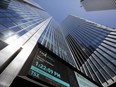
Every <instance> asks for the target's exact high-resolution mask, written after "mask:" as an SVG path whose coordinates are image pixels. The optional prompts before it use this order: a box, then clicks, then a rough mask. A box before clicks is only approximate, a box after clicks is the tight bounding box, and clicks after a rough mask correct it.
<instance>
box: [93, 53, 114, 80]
mask: <svg viewBox="0 0 116 87" xmlns="http://www.w3.org/2000/svg"><path fill="white" fill-rule="evenodd" d="M94 55H95V56H96V57H97V58H98V59H99V61H101V62H102V63H103V64H104V65H105V66H107V65H106V64H105V63H104V62H103V61H102V60H101V59H100V58H99V57H98V56H97V55H96V54H94ZM94 59H95V60H96V58H94ZM96 62H97V63H98V64H99V65H100V66H101V68H102V69H103V70H104V71H105V72H106V73H107V74H108V75H109V77H110V79H112V76H111V75H110V73H108V72H107V71H106V70H105V69H104V68H103V66H102V65H101V64H100V63H99V62H98V61H97V60H96ZM107 67H108V66H107ZM112 80H113V79H112ZM113 81H114V80H113Z"/></svg>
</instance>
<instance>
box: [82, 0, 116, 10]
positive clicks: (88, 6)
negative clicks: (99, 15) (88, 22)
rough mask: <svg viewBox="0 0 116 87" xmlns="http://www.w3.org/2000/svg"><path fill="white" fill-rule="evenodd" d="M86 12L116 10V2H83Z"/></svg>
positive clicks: (96, 0)
mask: <svg viewBox="0 0 116 87" xmlns="http://www.w3.org/2000/svg"><path fill="white" fill-rule="evenodd" d="M80 2H81V4H82V6H83V7H84V9H85V10H86V11H100V10H113V9H116V0H81V1H80Z"/></svg>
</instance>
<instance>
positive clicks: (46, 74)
mask: <svg viewBox="0 0 116 87" xmlns="http://www.w3.org/2000/svg"><path fill="white" fill-rule="evenodd" d="M68 71H69V68H68V67H67V66H65V65H64V64H62V63H61V62H60V61H58V60H56V59H55V58H54V57H52V56H51V55H49V54H47V53H46V52H44V51H43V50H41V49H39V50H38V53H37V55H36V56H35V58H34V60H33V62H32V65H31V67H30V70H29V72H28V74H29V75H31V76H33V77H35V78H37V79H39V80H41V81H44V82H47V83H49V84H51V85H53V86H55V87H71V85H70V83H69V74H68Z"/></svg>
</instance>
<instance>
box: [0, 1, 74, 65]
mask: <svg viewBox="0 0 116 87" xmlns="http://www.w3.org/2000/svg"><path fill="white" fill-rule="evenodd" d="M27 3H29V4H30V2H25V3H24V2H23V1H21V2H19V1H17V0H16V1H11V2H10V3H9V6H8V8H7V9H0V45H1V47H0V50H2V49H3V48H4V47H6V46H7V45H8V44H10V43H12V42H13V41H15V40H17V39H18V38H19V37H21V36H23V35H24V34H26V33H27V32H29V31H30V30H31V29H33V28H34V27H36V26H37V25H38V24H40V23H41V22H43V21H44V20H46V19H47V18H49V17H50V15H49V14H48V13H47V12H45V11H44V9H42V8H41V7H40V8H39V7H35V6H32V5H33V4H32V5H29V4H27ZM34 4H35V3H34ZM54 22H55V21H54V20H53V19H52V20H51V22H50V23H49V25H48V26H47V28H46V29H45V31H44V33H43V34H42V36H41V37H40V39H39V40H38V42H39V43H41V44H42V45H44V46H45V47H47V48H48V49H49V50H51V51H53V52H54V53H55V54H57V55H58V56H60V57H61V58H63V59H64V60H66V61H67V62H69V63H70V64H72V65H74V61H73V60H72V59H71V55H70V52H69V50H68V48H67V45H66V43H65V41H64V38H63V36H62V33H61V31H60V27H58V25H57V23H54ZM3 43H4V45H3Z"/></svg>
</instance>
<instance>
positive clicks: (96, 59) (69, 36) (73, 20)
mask: <svg viewBox="0 0 116 87" xmlns="http://www.w3.org/2000/svg"><path fill="white" fill-rule="evenodd" d="M62 27H63V33H64V36H65V38H66V41H67V43H68V45H69V48H70V50H71V52H72V54H73V57H74V59H75V61H76V63H77V65H78V69H79V70H80V71H81V72H83V73H85V74H86V75H87V76H88V77H90V78H92V79H93V80H95V81H96V82H98V83H100V84H102V85H103V86H104V87H106V86H109V85H111V84H113V83H115V82H116V30H114V29H111V28H109V27H105V26H103V25H100V24H96V23H94V22H91V21H88V20H85V19H83V18H79V17H74V16H71V15H70V16H68V17H67V18H66V19H65V20H64V21H63V22H62Z"/></svg>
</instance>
